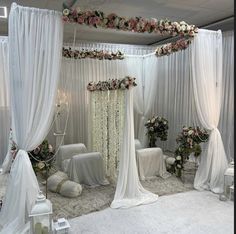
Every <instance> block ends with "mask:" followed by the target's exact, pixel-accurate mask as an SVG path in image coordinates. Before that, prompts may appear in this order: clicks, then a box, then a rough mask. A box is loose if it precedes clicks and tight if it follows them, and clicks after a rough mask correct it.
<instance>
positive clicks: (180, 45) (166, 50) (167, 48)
mask: <svg viewBox="0 0 236 234" xmlns="http://www.w3.org/2000/svg"><path fill="white" fill-rule="evenodd" d="M191 41H192V40H191V39H188V40H185V39H183V38H181V39H179V40H177V41H176V42H172V43H167V44H165V45H163V46H159V47H157V49H156V51H155V52H156V56H157V57H160V56H164V55H170V54H172V53H173V52H177V51H180V50H185V49H187V48H188V46H189V44H190V43H191Z"/></svg>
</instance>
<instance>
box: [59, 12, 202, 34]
mask: <svg viewBox="0 0 236 234" xmlns="http://www.w3.org/2000/svg"><path fill="white" fill-rule="evenodd" d="M62 14H63V20H64V22H70V23H78V24H85V25H88V26H92V27H95V28H97V27H102V28H110V29H118V30H123V31H132V32H139V33H144V32H148V33H153V32H154V33H159V34H161V35H171V36H177V35H179V36H190V37H193V36H194V35H195V34H196V33H197V30H198V29H197V27H196V26H195V25H188V24H187V23H186V22H184V21H181V22H171V21H170V20H168V19H166V20H157V19H155V18H152V19H145V18H142V17H132V18H128V19H126V18H124V17H121V16H118V15H116V14H115V13H111V14H109V15H106V14H105V13H104V12H102V11H98V10H94V11H91V10H87V11H81V10H80V9H79V8H77V9H64V10H63V12H62Z"/></svg>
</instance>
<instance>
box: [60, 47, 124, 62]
mask: <svg viewBox="0 0 236 234" xmlns="http://www.w3.org/2000/svg"><path fill="white" fill-rule="evenodd" d="M62 56H63V57H66V58H74V59H85V58H93V59H99V60H103V59H107V60H116V59H119V60H122V59H124V54H123V53H121V52H120V51H119V50H118V51H117V52H116V53H113V52H106V51H103V50H92V51H89V50H84V49H82V50H72V49H71V48H70V47H69V48H68V49H67V48H64V47H63V49H62Z"/></svg>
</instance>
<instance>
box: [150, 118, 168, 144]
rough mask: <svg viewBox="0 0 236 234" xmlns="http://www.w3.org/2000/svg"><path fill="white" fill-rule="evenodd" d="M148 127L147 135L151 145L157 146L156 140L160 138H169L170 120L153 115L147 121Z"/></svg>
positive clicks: (163, 139) (162, 139)
mask: <svg viewBox="0 0 236 234" xmlns="http://www.w3.org/2000/svg"><path fill="white" fill-rule="evenodd" d="M145 127H146V128H147V133H146V134H147V135H148V139H149V147H156V140H157V139H158V138H160V140H161V141H166V140H167V135H168V132H167V131H168V121H167V119H165V118H163V117H160V116H153V117H152V118H151V119H148V121H147V122H146V123H145Z"/></svg>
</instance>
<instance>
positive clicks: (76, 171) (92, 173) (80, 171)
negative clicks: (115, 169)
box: [67, 152, 109, 187]
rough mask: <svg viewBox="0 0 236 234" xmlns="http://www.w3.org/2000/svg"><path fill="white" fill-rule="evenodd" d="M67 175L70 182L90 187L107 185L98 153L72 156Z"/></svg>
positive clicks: (101, 160) (100, 156)
mask: <svg viewBox="0 0 236 234" xmlns="http://www.w3.org/2000/svg"><path fill="white" fill-rule="evenodd" d="M67 174H68V176H69V178H70V179H71V180H73V181H75V182H77V183H80V184H85V185H89V186H92V187H95V186H98V185H107V184H109V182H108V181H107V179H106V178H105V171H104V169H103V159H102V155H101V153H99V152H91V153H84V154H78V155H75V156H73V157H72V159H71V160H70V162H69V164H68V168H67Z"/></svg>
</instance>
